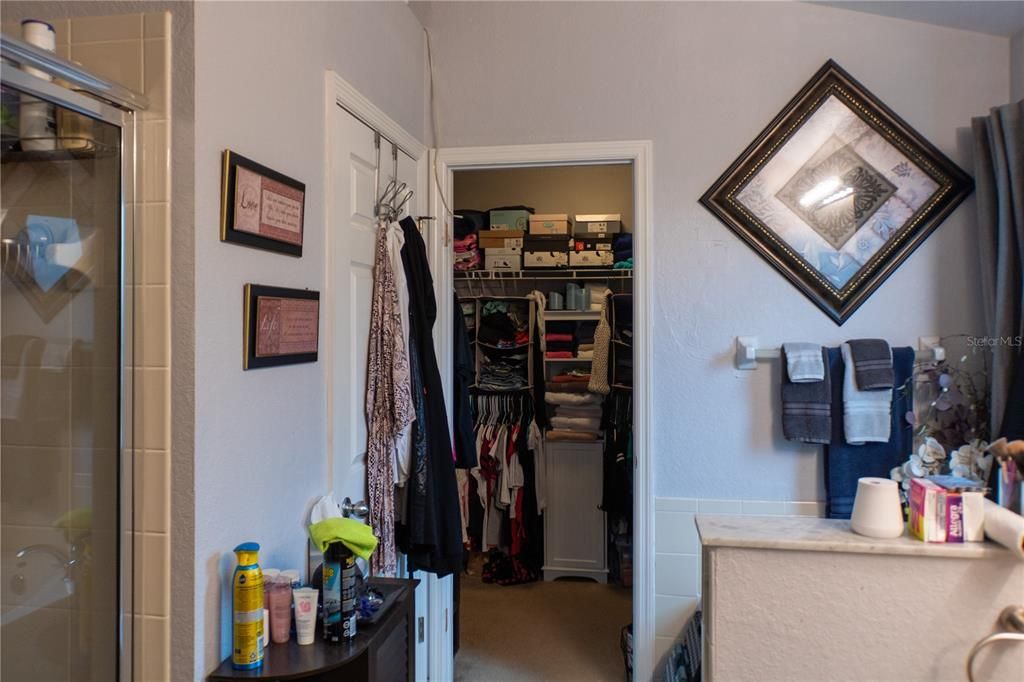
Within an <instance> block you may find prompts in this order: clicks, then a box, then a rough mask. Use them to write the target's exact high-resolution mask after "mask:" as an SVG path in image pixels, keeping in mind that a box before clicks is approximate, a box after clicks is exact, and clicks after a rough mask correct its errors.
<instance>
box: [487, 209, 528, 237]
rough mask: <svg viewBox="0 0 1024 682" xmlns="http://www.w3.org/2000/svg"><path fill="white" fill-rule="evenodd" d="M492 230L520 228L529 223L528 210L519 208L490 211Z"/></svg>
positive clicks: (524, 227) (525, 226)
mask: <svg viewBox="0 0 1024 682" xmlns="http://www.w3.org/2000/svg"><path fill="white" fill-rule="evenodd" d="M490 217H491V229H492V230H522V231H524V232H525V231H526V228H527V227H529V225H530V212H529V211H524V210H521V209H498V210H495V211H491V212H490Z"/></svg>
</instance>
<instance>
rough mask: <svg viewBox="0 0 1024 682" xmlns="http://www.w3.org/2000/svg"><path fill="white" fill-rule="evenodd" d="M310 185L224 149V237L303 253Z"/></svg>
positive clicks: (222, 198)
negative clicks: (304, 218) (304, 216)
mask: <svg viewBox="0 0 1024 682" xmlns="http://www.w3.org/2000/svg"><path fill="white" fill-rule="evenodd" d="M305 207H306V185H304V184H303V183H301V182H299V181H298V180H293V179H292V178H289V177H288V176H286V175H282V174H281V173H278V172H277V171H275V170H271V169H270V168H267V167H266V166H262V165H260V164H258V163H256V162H255V161H251V160H249V159H247V158H245V157H244V156H240V155H238V154H236V153H234V152H233V151H231V150H229V149H225V150H224V170H223V173H222V175H221V205H220V239H221V241H224V242H233V243H235V244H244V245H246V246H254V247H256V248H259V249H266V250H268V251H277V252H278V253H286V254H288V255H289V256H302V237H303V232H302V228H303V214H304V212H305Z"/></svg>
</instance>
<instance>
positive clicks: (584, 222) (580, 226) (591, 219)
mask: <svg viewBox="0 0 1024 682" xmlns="http://www.w3.org/2000/svg"><path fill="white" fill-rule="evenodd" d="M619 232H622V215H621V214H619V213H588V214H577V215H576V222H575V224H574V225H573V234H575V235H588V234H618V233H619Z"/></svg>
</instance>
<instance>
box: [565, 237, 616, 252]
mask: <svg viewBox="0 0 1024 682" xmlns="http://www.w3.org/2000/svg"><path fill="white" fill-rule="evenodd" d="M573 245H574V246H573V251H609V252H610V251H611V250H612V238H611V237H603V238H597V237H586V238H583V239H580V238H578V237H577V238H576V239H575V240H573Z"/></svg>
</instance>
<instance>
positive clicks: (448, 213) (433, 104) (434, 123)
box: [423, 28, 455, 246]
mask: <svg viewBox="0 0 1024 682" xmlns="http://www.w3.org/2000/svg"><path fill="white" fill-rule="evenodd" d="M423 34H424V35H425V36H426V38H427V70H428V73H429V76H430V124H431V132H432V133H433V135H434V149H435V150H436V149H440V148H441V139H440V135H439V134H438V128H439V124H438V116H437V98H436V97H435V96H434V55H433V52H432V51H431V49H430V31H428V30H427V29H426V28H424V29H423ZM431 167H432V168H433V171H434V182H435V183H437V195H438V196H439V197H440V198H441V204H442V205H443V206H444V210H445V213H444V214H443V215H442V216H441V219H442V220H443V221H444V245H445V246H450V245H451V243H452V242H451V232H450V231H449V229H448V226H449V223H448V219H449V218H454V217H455V211H453V210H452V209H451V207H450V206H448V201H447V200H446V199H445V197H444V185H442V184H441V177H440V175H438V172H437V152H436V151H435V152H434V158H433V160H432V163H431Z"/></svg>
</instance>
